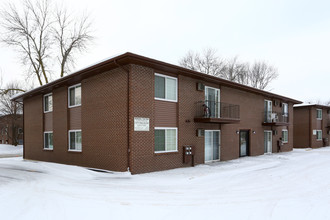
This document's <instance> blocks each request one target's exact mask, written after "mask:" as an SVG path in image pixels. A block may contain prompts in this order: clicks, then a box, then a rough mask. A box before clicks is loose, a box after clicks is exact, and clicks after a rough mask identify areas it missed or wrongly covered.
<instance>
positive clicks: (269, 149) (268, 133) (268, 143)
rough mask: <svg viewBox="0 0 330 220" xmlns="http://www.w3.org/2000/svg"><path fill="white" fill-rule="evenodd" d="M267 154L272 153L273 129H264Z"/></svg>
mask: <svg viewBox="0 0 330 220" xmlns="http://www.w3.org/2000/svg"><path fill="white" fill-rule="evenodd" d="M264 142H265V154H269V153H272V149H273V146H272V131H264Z"/></svg>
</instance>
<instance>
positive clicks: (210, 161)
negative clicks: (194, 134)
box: [204, 130, 221, 163]
mask: <svg viewBox="0 0 330 220" xmlns="http://www.w3.org/2000/svg"><path fill="white" fill-rule="evenodd" d="M208 131H212V132H213V131H219V146H218V147H219V159H218V160H207V161H205V133H206V132H208ZM220 146H221V130H204V163H212V162H218V161H220V155H221V152H220V151H221V148H220Z"/></svg>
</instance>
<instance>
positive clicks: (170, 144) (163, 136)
mask: <svg viewBox="0 0 330 220" xmlns="http://www.w3.org/2000/svg"><path fill="white" fill-rule="evenodd" d="M177 139H178V138H177V128H155V152H156V153H161V152H172V151H177V150H178V148H177Z"/></svg>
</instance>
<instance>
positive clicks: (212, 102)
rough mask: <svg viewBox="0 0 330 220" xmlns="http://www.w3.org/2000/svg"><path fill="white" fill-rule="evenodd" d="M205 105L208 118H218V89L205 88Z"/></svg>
mask: <svg viewBox="0 0 330 220" xmlns="http://www.w3.org/2000/svg"><path fill="white" fill-rule="evenodd" d="M205 105H206V106H207V107H208V108H209V111H210V112H209V114H210V115H209V117H210V118H220V89H216V88H212V87H208V86H205Z"/></svg>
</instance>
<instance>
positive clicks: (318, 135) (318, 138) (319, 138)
mask: <svg viewBox="0 0 330 220" xmlns="http://www.w3.org/2000/svg"><path fill="white" fill-rule="evenodd" d="M316 139H317V140H322V131H321V130H318V131H316Z"/></svg>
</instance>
